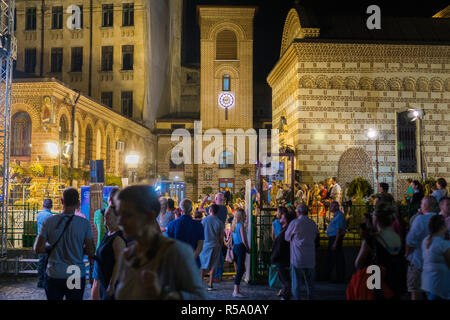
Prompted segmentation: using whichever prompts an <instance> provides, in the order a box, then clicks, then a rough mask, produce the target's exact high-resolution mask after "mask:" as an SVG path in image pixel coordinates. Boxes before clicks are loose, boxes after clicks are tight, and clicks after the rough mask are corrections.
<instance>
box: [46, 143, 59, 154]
mask: <svg viewBox="0 0 450 320" xmlns="http://www.w3.org/2000/svg"><path fill="white" fill-rule="evenodd" d="M45 145H46V149H47V153H48V154H49V155H51V156H57V155H58V154H59V148H58V144H57V143H55V142H47V143H46V144H45Z"/></svg>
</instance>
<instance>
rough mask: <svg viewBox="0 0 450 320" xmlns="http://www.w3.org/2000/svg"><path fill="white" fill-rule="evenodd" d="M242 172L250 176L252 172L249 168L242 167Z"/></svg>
mask: <svg viewBox="0 0 450 320" xmlns="http://www.w3.org/2000/svg"><path fill="white" fill-rule="evenodd" d="M240 174H241V175H243V176H248V175H249V174H250V170H249V169H248V168H242V169H241V171H240Z"/></svg>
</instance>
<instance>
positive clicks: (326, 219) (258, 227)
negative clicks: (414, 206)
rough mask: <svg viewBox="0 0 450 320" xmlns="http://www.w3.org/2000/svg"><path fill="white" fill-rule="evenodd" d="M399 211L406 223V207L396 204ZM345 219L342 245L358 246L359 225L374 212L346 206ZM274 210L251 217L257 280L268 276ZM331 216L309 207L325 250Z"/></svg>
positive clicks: (323, 209)
mask: <svg viewBox="0 0 450 320" xmlns="http://www.w3.org/2000/svg"><path fill="white" fill-rule="evenodd" d="M397 207H398V211H399V213H400V215H401V217H403V218H404V219H407V220H409V218H410V217H409V206H407V205H399V206H397ZM341 209H342V210H343V212H344V213H345V217H346V233H345V237H344V241H343V245H344V246H360V245H361V237H360V234H359V232H360V226H361V224H362V223H363V221H364V215H365V214H367V213H368V214H370V213H371V212H373V205H368V204H362V205H352V204H345V205H344V206H343V207H342V208H341ZM276 210H277V209H276V208H263V209H262V210H261V211H260V213H258V214H256V215H254V216H253V221H254V223H253V224H252V225H253V233H252V234H253V241H252V245H253V246H254V248H253V249H252V255H253V257H252V263H253V264H254V268H253V276H254V278H255V280H256V281H266V280H267V278H268V275H269V267H270V265H271V254H272V222H273V221H274V220H275V212H276ZM332 217H333V214H332V213H330V211H329V206H327V205H314V206H312V205H311V206H309V218H310V219H312V220H313V221H314V222H315V223H316V224H317V226H318V228H319V239H320V247H322V248H326V247H327V241H328V238H327V235H326V231H327V227H328V224H329V223H330V221H331V219H332Z"/></svg>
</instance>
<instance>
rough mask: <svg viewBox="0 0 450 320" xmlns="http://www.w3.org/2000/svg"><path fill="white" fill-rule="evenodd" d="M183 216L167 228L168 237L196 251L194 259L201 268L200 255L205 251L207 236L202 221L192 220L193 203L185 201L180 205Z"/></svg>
mask: <svg viewBox="0 0 450 320" xmlns="http://www.w3.org/2000/svg"><path fill="white" fill-rule="evenodd" d="M180 208H181V211H182V213H183V214H182V216H181V217H180V218H178V219H175V220H173V221H171V222H170V223H169V225H168V227H167V236H168V237H169V238H174V239H177V240H180V241H183V242H185V243H187V244H189V245H190V246H191V247H192V250H194V258H195V260H196V262H197V265H198V266H199V267H200V259H199V255H200V252H202V249H203V241H204V240H205V234H204V231H203V225H202V223H201V222H200V221H197V220H194V219H192V201H191V200H189V199H183V200H182V201H181V203H180Z"/></svg>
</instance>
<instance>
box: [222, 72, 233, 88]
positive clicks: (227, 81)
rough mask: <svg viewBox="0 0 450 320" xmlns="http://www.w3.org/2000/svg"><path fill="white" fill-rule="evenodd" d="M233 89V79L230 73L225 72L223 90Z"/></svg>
mask: <svg viewBox="0 0 450 320" xmlns="http://www.w3.org/2000/svg"><path fill="white" fill-rule="evenodd" d="M230 90H231V79H230V75H228V74H225V75H224V76H223V77H222V91H230Z"/></svg>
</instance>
